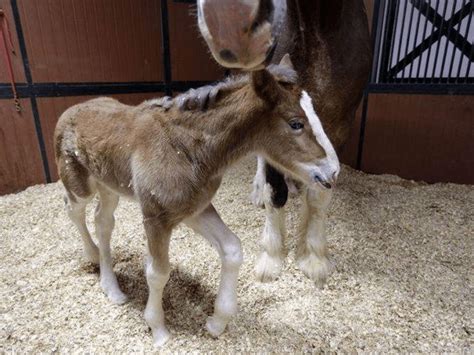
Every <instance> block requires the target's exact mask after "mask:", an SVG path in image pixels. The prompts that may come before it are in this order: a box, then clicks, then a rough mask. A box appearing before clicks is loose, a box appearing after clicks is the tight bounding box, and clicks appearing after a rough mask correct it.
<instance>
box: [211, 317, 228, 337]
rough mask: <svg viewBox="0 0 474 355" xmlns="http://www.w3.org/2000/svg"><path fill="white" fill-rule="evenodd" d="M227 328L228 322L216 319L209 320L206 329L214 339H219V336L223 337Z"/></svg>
mask: <svg viewBox="0 0 474 355" xmlns="http://www.w3.org/2000/svg"><path fill="white" fill-rule="evenodd" d="M226 326H227V322H225V321H222V320H221V319H218V318H216V317H209V318H207V321H206V329H207V331H208V332H209V334H210V335H211V336H212V337H214V338H217V337H218V336H219V335H221V334H222V333H223V332H224V330H225V327H226Z"/></svg>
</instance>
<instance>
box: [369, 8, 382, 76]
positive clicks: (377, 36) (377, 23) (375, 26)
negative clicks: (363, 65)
mask: <svg viewBox="0 0 474 355" xmlns="http://www.w3.org/2000/svg"><path fill="white" fill-rule="evenodd" d="M385 6H386V1H385V0H380V1H376V2H375V4H374V12H373V16H372V39H373V43H372V53H373V55H372V58H373V59H372V72H371V74H370V79H369V81H370V82H372V83H373V82H377V81H378V72H379V59H380V47H381V43H382V42H381V41H382V26H383V23H384V16H383V14H384V10H385Z"/></svg>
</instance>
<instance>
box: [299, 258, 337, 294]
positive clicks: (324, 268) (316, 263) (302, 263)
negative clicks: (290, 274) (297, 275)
mask: <svg viewBox="0 0 474 355" xmlns="http://www.w3.org/2000/svg"><path fill="white" fill-rule="evenodd" d="M297 265H298V268H299V269H300V270H301V271H303V273H304V274H305V275H306V276H307V277H308V278H309V279H311V280H313V281H314V282H315V284H316V286H318V287H320V288H322V287H323V286H324V284H325V283H326V280H327V278H328V276H329V275H330V274H331V273H332V272H333V271H334V265H333V264H332V263H331V262H330V261H329V259H328V258H326V257H322V258H321V257H318V256H316V255H315V254H307V255H306V256H303V257H300V258H298V260H297Z"/></svg>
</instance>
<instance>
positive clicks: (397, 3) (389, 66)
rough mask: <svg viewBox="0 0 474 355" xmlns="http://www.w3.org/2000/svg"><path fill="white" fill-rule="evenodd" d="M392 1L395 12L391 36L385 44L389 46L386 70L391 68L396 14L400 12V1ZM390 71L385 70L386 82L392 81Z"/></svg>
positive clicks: (395, 33) (396, 21)
mask: <svg viewBox="0 0 474 355" xmlns="http://www.w3.org/2000/svg"><path fill="white" fill-rule="evenodd" d="M392 1H394V2H395V3H396V4H395V6H396V10H395V12H394V14H393V22H392V31H393V32H392V36H391V37H390V41H389V42H388V43H387V44H388V45H390V44H391V45H390V47H391V48H390V56H389V59H388V66H387V67H386V68H387V69H389V68H391V67H392V62H393V51H394V49H395V37H396V36H397V27H398V13H399V12H400V6H399V5H400V1H399V0H392ZM389 73H390V71H388V70H387V74H388V76H387V79H386V80H385V81H386V82H390V81H392V78H393V77H392V76H391V75H390V74H389Z"/></svg>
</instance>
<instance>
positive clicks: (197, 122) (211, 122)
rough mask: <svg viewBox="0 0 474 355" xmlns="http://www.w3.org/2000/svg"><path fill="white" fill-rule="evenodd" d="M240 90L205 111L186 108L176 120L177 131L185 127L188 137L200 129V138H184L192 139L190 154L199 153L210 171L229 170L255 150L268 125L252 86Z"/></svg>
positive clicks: (197, 155)
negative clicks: (260, 134)
mask: <svg viewBox="0 0 474 355" xmlns="http://www.w3.org/2000/svg"><path fill="white" fill-rule="evenodd" d="M239 91H240V92H239V93H234V94H230V95H229V97H227V98H225V99H224V100H223V102H222V103H219V105H218V106H217V107H215V108H211V109H209V110H207V111H206V112H204V113H203V112H200V111H187V112H184V113H182V115H180V118H178V119H177V120H176V121H175V122H174V124H175V125H176V127H177V128H178V129H177V132H183V131H184V132H185V133H184V134H185V135H186V136H188V137H190V136H194V137H196V132H198V133H197V136H198V137H199V139H197V141H196V140H194V139H191V140H187V139H186V138H184V139H183V140H182V141H187V142H188V144H189V147H187V148H188V150H189V152H190V154H195V155H196V157H195V159H196V160H197V162H199V165H200V167H201V168H204V167H207V168H208V169H209V172H210V173H214V172H216V171H221V170H225V168H226V167H228V166H229V165H230V164H232V163H233V162H235V161H237V160H238V159H240V158H242V157H244V156H245V155H247V154H249V153H251V152H252V151H255V150H256V147H257V144H258V136H259V133H260V132H261V131H262V130H263V129H264V121H263V118H264V117H265V116H266V115H265V111H264V106H263V104H262V102H261V101H260V100H259V99H257V98H254V97H252V96H254V94H253V95H252V92H251V90H250V89H249V90H245V89H240V90H239ZM241 91H244V92H243V93H242V92H241ZM242 94H243V96H242ZM177 134H178V133H177ZM196 142H198V143H197V144H196Z"/></svg>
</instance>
